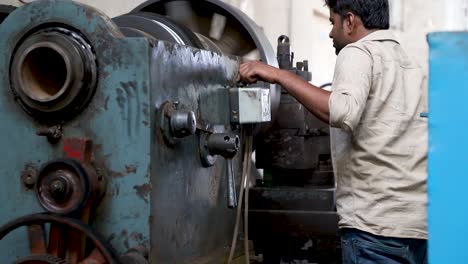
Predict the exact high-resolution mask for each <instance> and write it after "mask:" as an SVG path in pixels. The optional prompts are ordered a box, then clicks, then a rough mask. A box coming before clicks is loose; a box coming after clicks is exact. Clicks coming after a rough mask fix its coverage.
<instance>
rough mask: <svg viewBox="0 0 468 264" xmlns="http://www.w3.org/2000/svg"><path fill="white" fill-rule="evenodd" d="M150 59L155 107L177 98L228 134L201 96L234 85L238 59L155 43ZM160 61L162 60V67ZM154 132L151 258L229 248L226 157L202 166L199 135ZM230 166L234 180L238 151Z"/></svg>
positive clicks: (167, 259)
mask: <svg viewBox="0 0 468 264" xmlns="http://www.w3.org/2000/svg"><path fill="white" fill-rule="evenodd" d="M152 60H153V65H152V70H151V73H152V76H153V78H154V79H153V83H152V87H153V93H152V101H153V103H154V105H155V106H156V107H157V108H159V107H161V106H162V104H163V103H164V102H165V101H178V102H179V105H180V107H183V108H185V109H187V110H190V111H193V112H194V113H195V114H196V118H197V120H199V121H200V122H201V123H203V124H208V125H210V126H212V127H216V126H220V125H221V127H218V128H216V129H221V130H224V132H226V133H228V132H230V131H231V128H230V126H228V125H227V124H223V123H218V121H219V120H217V119H215V118H211V116H207V115H202V114H201V111H200V106H199V100H200V98H201V97H204V96H209V95H210V94H213V93H217V92H218V91H219V90H220V89H227V88H228V87H232V86H234V85H235V80H236V75H237V67H238V60H237V59H236V58H231V57H226V56H222V55H220V54H217V53H214V52H210V51H201V50H197V49H193V48H189V47H184V46H178V45H170V44H168V43H165V42H158V43H157V45H156V46H155V48H154V50H153V55H152ZM161 62H164V66H163V67H162V65H161ZM162 95H164V96H162ZM226 95H227V93H226ZM204 106H206V105H204ZM206 107H211V109H210V110H211V112H222V111H221V110H222V109H221V108H219V107H228V105H224V106H218V105H211V106H206ZM156 127H158V124H156ZM156 132H157V133H158V134H156V135H155V137H154V138H153V142H152V154H153V156H154V157H155V160H154V162H153V164H152V165H153V166H152V168H151V172H152V173H151V174H152V186H153V191H152V193H151V201H152V205H151V208H152V210H151V211H152V213H153V214H152V221H151V227H152V230H151V242H152V245H153V246H152V248H151V252H150V260H151V261H152V262H155V263H190V262H189V261H190V260H191V259H195V258H204V257H207V256H210V255H211V254H212V253H213V252H215V251H219V250H223V249H224V248H225V247H226V248H227V247H228V246H229V244H230V238H231V235H232V230H233V223H234V219H235V217H234V215H235V212H233V211H232V210H230V209H228V208H227V206H226V195H227V194H226V184H227V183H226V178H227V177H226V176H225V175H226V173H227V164H226V162H225V160H224V159H221V158H220V159H218V160H217V162H216V164H215V165H214V166H213V167H209V168H204V167H203V166H202V163H201V160H200V155H199V137H198V136H192V137H187V138H184V139H182V140H180V142H179V143H178V144H176V145H175V146H167V145H166V144H165V143H164V138H163V136H162V135H161V133H160V132H158V131H156ZM198 133H200V132H198ZM236 133H238V131H237V132H236ZM233 166H234V167H235V168H234V171H235V172H236V175H235V177H236V179H240V175H239V173H237V172H239V171H240V169H239V168H241V161H240V159H239V155H238V156H236V157H235V159H234V161H233ZM217 261H218V262H211V263H219V259H218V260H217ZM207 263H210V262H207Z"/></svg>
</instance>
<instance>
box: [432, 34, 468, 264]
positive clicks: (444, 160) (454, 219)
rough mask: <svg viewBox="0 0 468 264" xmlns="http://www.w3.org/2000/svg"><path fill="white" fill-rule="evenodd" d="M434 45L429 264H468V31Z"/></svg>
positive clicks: (436, 36) (441, 37)
mask: <svg viewBox="0 0 468 264" xmlns="http://www.w3.org/2000/svg"><path fill="white" fill-rule="evenodd" d="M428 42H429V47H430V56H429V64H430V65H429V68H430V69H429V71H430V72H429V73H430V74H429V105H430V109H429V154H428V159H429V160H428V162H429V163H428V172H429V174H428V199H429V205H428V226H429V263H433V264H438V263H465V262H466V261H467V259H468V251H467V246H466V243H463V241H462V240H463V238H464V237H466V235H467V232H468V231H467V229H466V227H465V222H466V221H465V219H466V218H467V214H468V213H467V210H466V201H467V198H466V196H465V193H466V188H465V186H466V184H465V183H467V181H468V179H467V177H466V176H467V162H466V153H465V152H466V148H467V147H468V139H467V137H466V136H465V134H464V131H465V129H464V127H465V125H466V124H467V122H466V121H468V120H466V119H467V117H466V115H465V113H466V112H467V107H466V102H465V99H464V98H466V96H468V89H467V88H468V54H467V52H466V51H467V49H468V32H440V33H432V34H429V36H428ZM465 95H466V96H465ZM454 183H456V184H454Z"/></svg>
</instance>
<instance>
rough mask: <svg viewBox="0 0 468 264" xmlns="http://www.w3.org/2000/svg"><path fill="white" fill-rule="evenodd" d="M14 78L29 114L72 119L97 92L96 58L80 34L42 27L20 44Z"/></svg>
mask: <svg viewBox="0 0 468 264" xmlns="http://www.w3.org/2000/svg"><path fill="white" fill-rule="evenodd" d="M10 81H11V87H12V89H13V92H14V94H15V95H16V97H17V99H19V100H18V101H19V103H20V104H21V106H22V107H23V108H24V109H25V110H26V112H28V113H29V114H31V115H33V116H35V117H37V118H41V117H42V118H43V119H47V120H56V119H60V120H64V119H69V118H71V117H73V116H74V115H75V114H77V113H78V112H79V111H81V110H82V109H83V108H84V107H85V106H86V105H87V103H88V102H89V100H90V99H91V97H92V95H93V94H94V90H95V88H96V82H97V65H96V59H95V56H94V54H93V52H92V48H91V46H90V45H89V44H88V43H87V41H86V40H85V39H84V38H83V37H82V36H81V35H80V34H78V33H76V32H73V31H71V30H68V29H65V28H61V27H53V28H47V29H42V30H39V31H37V32H36V33H33V34H32V35H30V36H29V37H27V38H26V39H25V40H24V41H23V42H22V43H21V44H20V45H19V46H18V47H17V49H16V51H15V53H14V56H13V58H12V63H11V68H10Z"/></svg>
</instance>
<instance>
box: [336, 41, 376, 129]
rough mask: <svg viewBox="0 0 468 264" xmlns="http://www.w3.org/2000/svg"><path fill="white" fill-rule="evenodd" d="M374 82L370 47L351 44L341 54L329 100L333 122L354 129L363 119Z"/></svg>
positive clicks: (340, 126)
mask: <svg viewBox="0 0 468 264" xmlns="http://www.w3.org/2000/svg"><path fill="white" fill-rule="evenodd" d="M371 83H372V58H371V56H370V54H369V53H368V52H367V51H364V50H363V49H361V48H358V47H355V46H348V47H346V48H344V49H343V50H341V52H340V53H339V55H338V58H337V61H336V66H335V75H334V77H333V85H332V93H331V95H330V99H329V101H328V104H329V108H330V126H332V127H337V128H341V129H344V130H346V131H350V132H353V131H354V129H355V128H356V126H357V125H358V124H359V121H360V120H361V116H362V112H363V111H364V108H365V106H366V102H367V97H368V96H369V91H370V87H371Z"/></svg>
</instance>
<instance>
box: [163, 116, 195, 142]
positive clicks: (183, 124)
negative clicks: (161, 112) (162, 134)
mask: <svg viewBox="0 0 468 264" xmlns="http://www.w3.org/2000/svg"><path fill="white" fill-rule="evenodd" d="M170 128H171V134H172V135H173V136H174V137H176V138H183V137H187V136H190V135H193V134H195V132H196V131H197V119H196V118H195V113H193V112H192V111H175V112H174V113H172V115H171V123H170Z"/></svg>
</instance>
